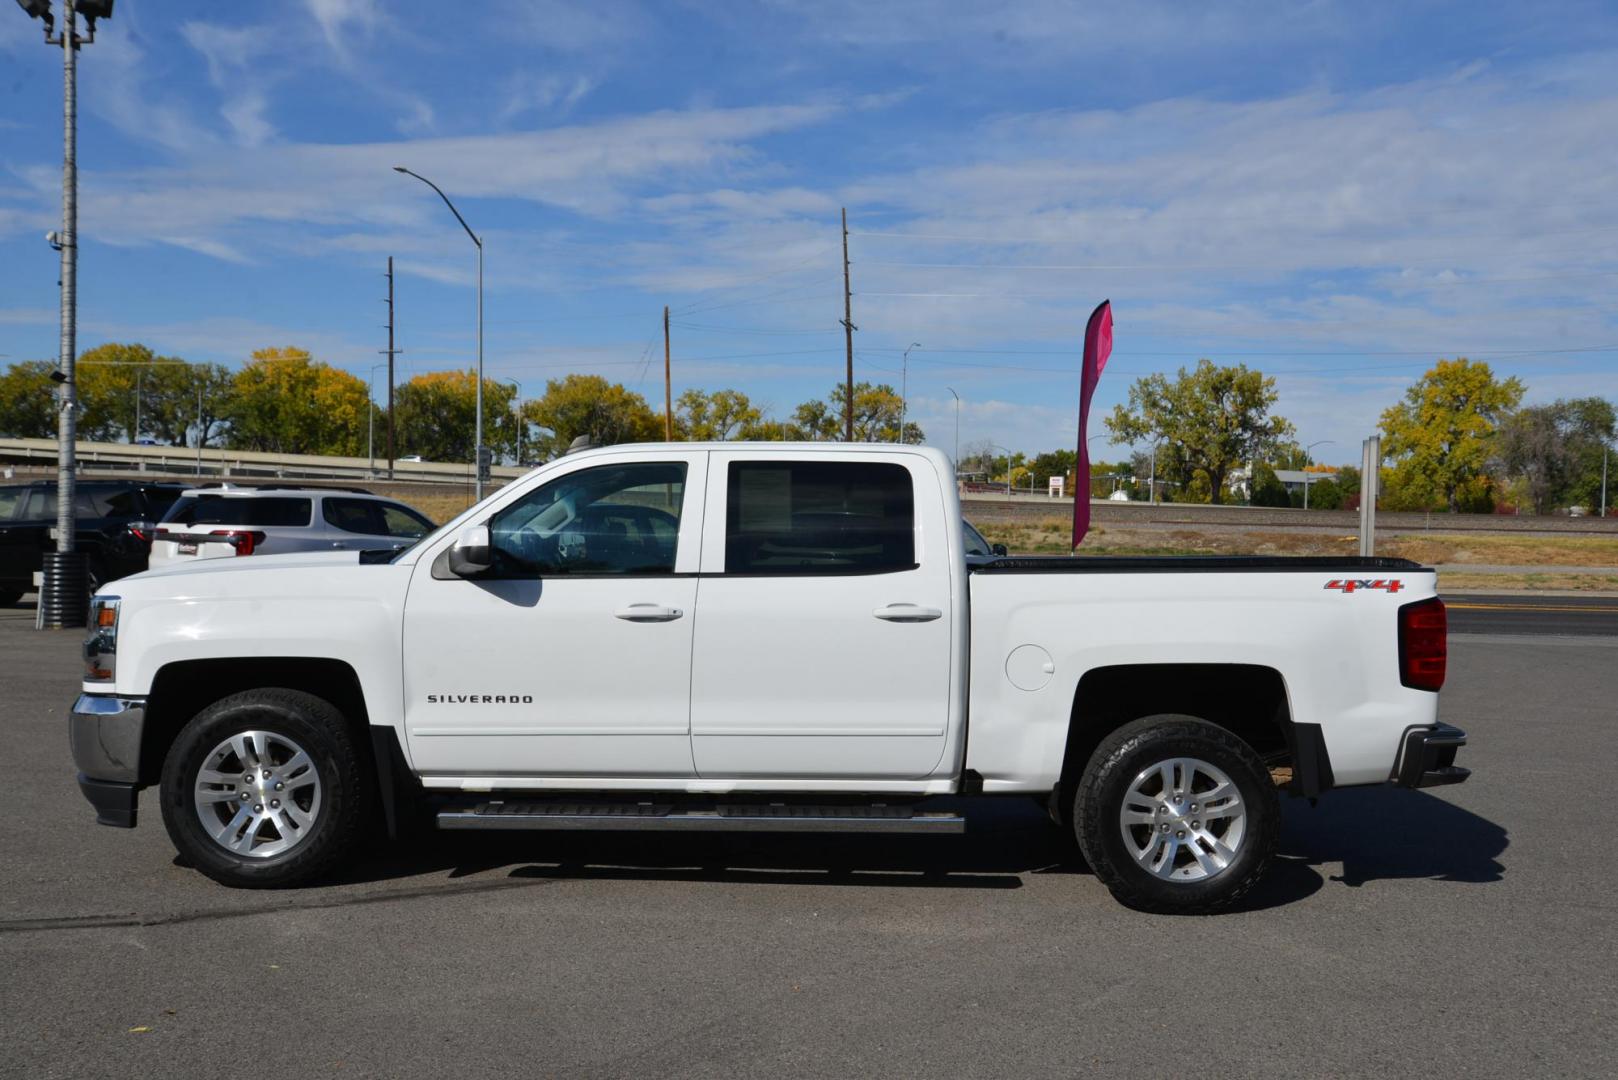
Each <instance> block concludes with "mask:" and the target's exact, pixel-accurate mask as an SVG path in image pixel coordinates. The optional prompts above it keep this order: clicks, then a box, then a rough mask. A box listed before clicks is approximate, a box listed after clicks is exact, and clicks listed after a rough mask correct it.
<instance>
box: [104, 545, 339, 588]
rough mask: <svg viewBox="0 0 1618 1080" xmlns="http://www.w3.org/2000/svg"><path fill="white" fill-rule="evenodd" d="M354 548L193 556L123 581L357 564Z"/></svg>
mask: <svg viewBox="0 0 1618 1080" xmlns="http://www.w3.org/2000/svg"><path fill="white" fill-rule="evenodd" d="M359 561H360V553H359V552H357V551H294V552H289V553H287V554H285V555H241V556H237V557H236V558H230V559H197V560H196V561H195V562H185V563H171V564H170V565H168V566H159V567H157V568H156V569H153V570H147V571H145V572H143V573H139V574H135V575H134V576H133V577H130V578H125V579H124V580H125V581H139V580H141V579H150V578H175V577H189V576H193V575H200V574H241V573H250V572H252V571H255V570H260V571H262V570H298V569H303V568H310V569H314V568H329V567H333V566H343V565H348V566H358V565H359Z"/></svg>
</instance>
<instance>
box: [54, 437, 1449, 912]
mask: <svg viewBox="0 0 1618 1080" xmlns="http://www.w3.org/2000/svg"><path fill="white" fill-rule="evenodd" d="M964 543H965V539H964V536H963V526H962V521H961V508H960V504H959V502H958V500H957V495H956V487H955V482H954V479H953V477H952V470H951V467H950V463H949V461H948V459H947V458H945V457H944V456H943V455H942V454H940V453H939V452H937V451H935V450H930V449H926V448H922V447H912V446H864V445H849V444H808V445H803V444H790V443H759V444H747V443H722V444H700V443H685V444H679V443H676V444H634V445H622V446H614V447H609V448H606V449H600V450H590V451H585V452H581V453H576V454H572V455H569V456H567V457H564V458H562V459H560V460H557V461H554V462H551V463H550V464H548V465H546V466H544V467H542V468H540V469H537V470H535V471H534V472H532V473H530V474H529V475H527V476H526V477H524V478H523V479H521V480H519V481H517V482H515V483H513V484H511V485H510V486H508V487H506V488H503V489H501V490H500V491H497V492H495V493H494V494H493V495H491V496H489V497H488V498H487V499H485V500H484V501H483V502H481V503H479V504H478V505H477V506H475V507H473V508H472V509H470V510H468V511H467V512H466V513H464V514H462V515H461V516H460V517H459V518H457V519H456V520H454V521H452V522H450V523H449V524H448V525H446V526H444V527H443V528H441V529H439V530H438V531H437V532H435V533H432V534H431V535H429V536H427V537H426V538H425V539H423V540H421V541H420V542H419V543H417V544H416V545H415V546H413V547H411V548H408V549H406V550H404V551H402V552H396V551H382V552H352V551H349V552H331V553H324V552H323V553H318V554H289V555H279V556H263V557H254V558H251V559H214V560H208V561H206V562H203V563H198V564H194V565H188V566H180V567H175V568H172V569H166V570H158V571H150V572H147V573H144V574H138V575H136V576H134V577H129V578H124V579H122V580H120V581H117V582H114V583H113V584H112V585H111V586H109V587H107V588H106V589H104V590H103V591H102V592H101V593H99V594H98V595H97V596H96V597H95V598H94V600H93V602H92V607H91V627H90V633H89V637H88V640H87V642H86V645H85V659H86V673H85V681H84V685H83V694H82V696H81V697H80V698H79V699H78V701H77V702H76V703H75V704H74V706H73V708H72V712H71V716H70V729H71V741H72V746H73V752H74V757H75V759H76V761H77V764H78V767H79V770H80V775H79V783H80V786H81V788H82V790H83V791H84V793H85V795H86V796H87V797H88V798H89V800H90V802H91V803H92V804H93V805H94V807H95V808H96V811H97V818H98V820H100V821H101V822H103V823H104V824H109V825H121V826H126V827H130V826H133V825H134V824H135V816H136V802H137V793H138V792H139V790H140V789H141V788H142V787H145V786H156V787H157V788H158V798H159V801H160V804H161V807H162V812H163V820H164V823H165V825H166V826H167V828H168V831H169V835H170V836H171V837H172V838H173V841H174V843H175V846H176V847H177V848H178V849H179V850H180V852H181V853H182V854H183V855H184V856H185V858H186V859H187V860H189V862H190V863H191V864H192V865H193V866H195V867H196V868H197V869H199V870H201V871H202V872H203V873H205V874H207V875H209V876H210V877H212V878H214V879H216V880H218V881H221V882H224V883H227V884H230V885H240V886H277V885H288V884H293V883H297V882H301V881H306V880H309V879H311V878H315V877H318V876H319V875H322V874H325V873H327V872H329V871H331V870H332V869H333V868H334V866H336V865H337V864H338V863H340V862H341V861H343V860H345V859H348V858H351V857H352V856H353V855H354V852H355V850H356V845H357V844H358V843H359V842H360V841H361V840H362V838H363V837H364V836H365V835H366V834H367V831H368V830H370V829H372V828H383V827H385V828H387V829H388V830H390V831H391V832H393V833H394V834H398V833H399V832H400V831H401V830H402V826H403V825H404V824H405V823H407V822H409V821H413V820H423V821H425V820H431V821H433V822H435V823H436V825H437V827H438V828H441V829H596V830H600V829H664V830H771V831H801V830H812V831H817V832H835V831H851V832H852V831H859V832H896V833H949V832H960V831H962V830H963V829H964V828H965V827H966V819H965V817H964V816H963V815H962V813H961V807H962V805H963V802H962V799H961V798H960V797H962V796H970V797H973V798H988V797H1005V796H1022V797H1026V796H1034V797H1036V798H1038V799H1040V800H1042V801H1044V802H1046V804H1047V805H1048V807H1049V811H1050V815H1051V817H1052V818H1053V820H1055V821H1056V822H1058V823H1060V824H1061V825H1062V826H1064V827H1066V828H1069V829H1071V830H1072V831H1073V833H1074V835H1075V836H1076V839H1077V842H1078V845H1079V847H1080V848H1081V850H1082V852H1083V855H1084V857H1085V859H1086V860H1087V862H1088V863H1089V865H1090V866H1091V868H1093V870H1094V871H1095V873H1096V875H1097V877H1098V878H1099V879H1100V880H1101V881H1102V882H1104V883H1105V884H1106V885H1107V887H1108V888H1109V889H1111V890H1112V892H1113V894H1114V895H1115V896H1117V897H1118V899H1120V900H1121V901H1123V902H1124V903H1126V904H1129V905H1132V906H1134V907H1137V908H1142V909H1147V910H1156V911H1170V912H1179V911H1183V912H1201V911H1210V910H1214V909H1217V908H1219V907H1221V906H1225V905H1228V904H1230V903H1231V902H1233V901H1234V900H1236V899H1237V898H1238V897H1239V896H1241V895H1242V893H1243V892H1245V891H1246V890H1247V889H1248V888H1250V887H1251V886H1252V885H1253V883H1254V882H1255V881H1256V880H1257V879H1258V878H1259V876H1260V875H1261V874H1262V872H1263V870H1264V867H1265V864H1266V862H1267V861H1268V860H1269V858H1270V856H1271V854H1272V852H1273V851H1274V850H1275V846H1276V838H1277V833H1278V829H1279V806H1278V799H1277V792H1278V791H1279V790H1286V791H1288V792H1290V793H1292V794H1296V795H1301V796H1305V797H1308V798H1311V799H1313V798H1315V797H1316V796H1319V795H1320V794H1321V793H1323V792H1325V791H1327V790H1328V789H1330V788H1334V787H1344V786H1348V785H1367V784H1390V783H1391V784H1400V785H1404V786H1407V787H1422V786H1430V785H1436V784H1446V783H1455V782H1458V781H1460V780H1464V779H1465V778H1466V776H1467V770H1465V769H1463V768H1459V767H1457V766H1456V765H1455V764H1454V759H1455V752H1456V749H1457V748H1458V747H1459V746H1461V745H1462V744H1463V743H1464V742H1465V736H1464V735H1463V734H1462V733H1461V732H1460V731H1459V730H1457V729H1455V728H1453V727H1449V726H1447V725H1444V724H1441V723H1439V722H1438V716H1437V714H1438V695H1437V693H1436V691H1437V690H1438V688H1439V686H1440V685H1441V684H1442V682H1443V679H1444V665H1445V617H1444V606H1443V604H1442V602H1441V601H1440V600H1439V599H1438V598H1437V597H1436V596H1435V595H1434V582H1435V578H1434V573H1433V571H1432V570H1429V569H1423V568H1421V567H1419V566H1417V565H1416V564H1414V563H1411V562H1407V561H1404V560H1398V559H1353V558H1197V557H1191V558H1183V557H1152V558H1101V557H1078V558H1068V557H1045V558H1017V557H998V556H994V555H988V556H984V555H981V554H980V555H975V556H970V557H969V556H968V555H967V554H966V551H965V548H964V546H963V545H964ZM939 796H951V797H953V798H951V799H949V800H947V801H945V802H944V804H943V806H939V805H938V802H939V800H938V799H937V797H939Z"/></svg>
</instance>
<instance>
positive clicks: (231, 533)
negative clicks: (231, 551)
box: [208, 529, 264, 555]
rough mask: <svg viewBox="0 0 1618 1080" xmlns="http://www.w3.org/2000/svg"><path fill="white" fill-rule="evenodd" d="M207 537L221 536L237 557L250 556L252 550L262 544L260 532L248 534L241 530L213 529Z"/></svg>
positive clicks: (262, 536) (262, 539)
mask: <svg viewBox="0 0 1618 1080" xmlns="http://www.w3.org/2000/svg"><path fill="white" fill-rule="evenodd" d="M208 535H209V536H223V537H224V538H225V539H226V540H227V541H228V542H229V543H230V546H231V547H233V548H235V549H236V554H238V555H251V554H253V549H254V548H256V547H258V545H260V544H262V543H263V542H264V534H263V533H261V532H256V531H254V532H248V531H246V530H242V529H215V530H213V532H211V533H209V534H208Z"/></svg>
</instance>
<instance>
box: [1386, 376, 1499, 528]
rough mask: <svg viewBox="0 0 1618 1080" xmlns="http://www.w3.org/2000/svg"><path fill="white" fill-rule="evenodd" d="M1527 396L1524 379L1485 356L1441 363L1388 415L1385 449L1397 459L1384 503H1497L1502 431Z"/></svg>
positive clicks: (1418, 506) (1409, 506)
mask: <svg viewBox="0 0 1618 1080" xmlns="http://www.w3.org/2000/svg"><path fill="white" fill-rule="evenodd" d="M1522 395H1523V385H1522V383H1521V382H1519V381H1518V380H1517V379H1515V378H1510V379H1496V378H1495V377H1494V372H1493V371H1491V370H1490V368H1489V365H1488V364H1487V363H1484V362H1483V361H1478V362H1476V363H1474V362H1473V361H1471V360H1468V359H1466V358H1465V357H1460V358H1458V359H1455V360H1440V361H1438V363H1437V364H1435V365H1434V366H1433V368H1432V369H1431V370H1429V371H1428V372H1427V373H1426V374H1425V375H1423V376H1422V377H1421V378H1420V379H1419V380H1417V381H1416V383H1415V385H1413V386H1411V387H1410V389H1409V390H1408V391H1407V392H1406V393H1405V399H1404V400H1403V401H1401V402H1399V403H1398V404H1396V405H1390V406H1389V407H1388V408H1387V409H1386V410H1384V411H1383V413H1382V452H1383V453H1384V454H1385V455H1387V456H1388V457H1390V458H1392V459H1393V469H1392V472H1391V475H1390V476H1389V478H1388V485H1387V492H1386V496H1385V499H1384V505H1386V506H1388V507H1389V508H1392V509H1400V510H1426V509H1434V508H1438V507H1442V508H1445V509H1448V510H1449V511H1450V512H1451V513H1454V512H1456V511H1458V510H1461V509H1462V508H1463V507H1465V508H1487V506H1489V505H1492V498H1491V495H1490V489H1491V483H1490V478H1489V475H1488V472H1487V468H1488V464H1489V457H1490V453H1491V450H1492V444H1493V441H1494V436H1495V431H1496V428H1497V427H1498V425H1499V423H1500V421H1501V420H1502V419H1503V418H1504V417H1505V415H1506V414H1507V413H1509V412H1510V411H1511V410H1512V409H1514V408H1516V406H1517V402H1519V401H1520V400H1522Z"/></svg>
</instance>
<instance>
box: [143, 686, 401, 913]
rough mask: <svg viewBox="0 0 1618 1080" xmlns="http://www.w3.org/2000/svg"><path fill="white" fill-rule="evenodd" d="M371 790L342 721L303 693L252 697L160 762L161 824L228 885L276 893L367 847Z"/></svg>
mask: <svg viewBox="0 0 1618 1080" xmlns="http://www.w3.org/2000/svg"><path fill="white" fill-rule="evenodd" d="M371 788H372V784H371V782H370V777H369V774H368V772H367V770H366V769H364V768H363V765H362V759H361V757H360V755H359V753H358V752H357V749H356V747H355V745H354V740H353V738H352V737H351V735H350V734H349V727H348V724H347V722H346V721H345V720H344V718H343V716H342V714H341V713H339V712H338V711H337V709H336V708H335V707H333V706H332V705H331V703H329V702H327V701H324V700H322V699H320V698H318V697H315V696H314V695H312V694H306V693H303V692H302V691H299V690H285V689H279V688H265V689H257V690H248V691H245V692H243V693H239V694H233V695H232V696H230V697H227V698H224V699H223V700H220V701H216V702H215V703H214V704H212V705H210V706H208V707H207V708H206V709H204V710H203V711H202V712H200V713H198V714H197V715H196V717H194V718H193V719H192V720H191V722H190V723H188V724H186V726H185V727H184V728H183V729H181V731H180V734H179V736H178V737H177V738H176V739H175V740H174V745H173V746H172V747H170V748H169V753H168V757H167V758H166V759H165V761H164V763H163V779H162V785H161V794H162V806H163V824H164V825H165V826H166V827H167V829H168V833H169V837H170V839H172V840H173V841H174V846H175V847H176V848H178V849H179V851H180V854H181V855H183V856H184V857H185V858H186V859H187V860H189V861H190V862H191V864H192V865H193V866H195V867H196V868H197V869H198V870H201V871H202V872H203V873H204V874H206V875H208V876H209V877H211V878H213V879H214V880H215V881H218V882H221V883H222V884H225V885H235V886H240V887H246V888H277V887H283V886H288V885H298V884H301V883H303V882H306V881H309V880H311V879H314V878H318V877H320V876H321V875H323V874H325V873H327V872H329V871H330V870H331V869H332V868H333V867H334V866H335V865H336V864H337V863H338V861H339V860H341V859H342V858H343V857H344V856H345V855H347V854H348V853H349V852H350V851H352V850H353V847H354V845H355V844H356V843H357V842H358V840H359V839H360V837H361V835H362V833H363V830H364V827H365V823H366V819H367V816H368V810H369V807H370V803H371V798H372V792H371Z"/></svg>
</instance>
